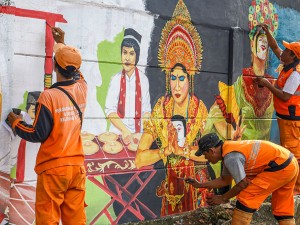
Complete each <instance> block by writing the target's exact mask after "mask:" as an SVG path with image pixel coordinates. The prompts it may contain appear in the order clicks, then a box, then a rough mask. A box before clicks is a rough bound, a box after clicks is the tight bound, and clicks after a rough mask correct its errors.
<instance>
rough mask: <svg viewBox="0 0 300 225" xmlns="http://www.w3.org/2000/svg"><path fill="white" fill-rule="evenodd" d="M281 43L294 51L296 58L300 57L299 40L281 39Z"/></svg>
mask: <svg viewBox="0 0 300 225" xmlns="http://www.w3.org/2000/svg"><path fill="white" fill-rule="evenodd" d="M282 44H283V45H284V47H286V48H287V49H289V50H291V51H292V52H294V54H295V55H296V57H297V58H298V59H300V42H291V43H288V42H286V41H282Z"/></svg>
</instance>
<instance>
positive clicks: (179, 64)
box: [171, 63, 190, 80]
mask: <svg viewBox="0 0 300 225" xmlns="http://www.w3.org/2000/svg"><path fill="white" fill-rule="evenodd" d="M178 66H179V67H181V69H182V71H183V72H184V73H186V74H187V77H188V79H189V80H190V75H189V73H188V72H187V70H186V68H185V66H184V65H182V64H181V63H176V64H175V65H174V66H173V67H172V69H171V73H172V72H173V71H174V69H175V68H176V67H178Z"/></svg>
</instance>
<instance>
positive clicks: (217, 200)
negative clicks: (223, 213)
mask: <svg viewBox="0 0 300 225" xmlns="http://www.w3.org/2000/svg"><path fill="white" fill-rule="evenodd" d="M206 197H207V203H208V204H209V205H220V204H225V203H227V202H228V201H224V200H223V196H222V195H207V196H206Z"/></svg>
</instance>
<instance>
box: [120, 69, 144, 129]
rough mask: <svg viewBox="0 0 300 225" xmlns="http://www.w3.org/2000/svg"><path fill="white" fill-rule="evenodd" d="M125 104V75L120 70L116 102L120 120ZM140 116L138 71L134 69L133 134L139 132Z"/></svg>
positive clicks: (140, 97) (123, 114)
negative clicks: (117, 99) (118, 92)
mask: <svg viewBox="0 0 300 225" xmlns="http://www.w3.org/2000/svg"><path fill="white" fill-rule="evenodd" d="M125 104H126V74H125V70H122V75H121V80H120V96H119V102H118V115H119V117H120V118H122V119H123V118H124V116H125ZM141 116H142V91H141V82H140V75H139V70H138V69H137V68H135V117H134V121H135V132H136V133H139V132H141Z"/></svg>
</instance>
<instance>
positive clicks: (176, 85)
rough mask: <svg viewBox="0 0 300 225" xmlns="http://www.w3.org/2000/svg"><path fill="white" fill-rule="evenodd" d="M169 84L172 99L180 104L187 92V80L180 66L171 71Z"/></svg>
mask: <svg viewBox="0 0 300 225" xmlns="http://www.w3.org/2000/svg"><path fill="white" fill-rule="evenodd" d="M170 86H171V91H172V97H173V98H174V101H175V102H176V103H177V104H179V105H180V104H182V103H183V102H184V100H185V99H186V98H187V96H188V93H189V80H188V75H187V74H186V73H185V72H183V70H182V68H181V67H180V66H176V67H175V68H174V70H173V72H171V80H170Z"/></svg>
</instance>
